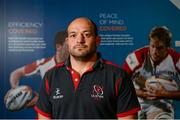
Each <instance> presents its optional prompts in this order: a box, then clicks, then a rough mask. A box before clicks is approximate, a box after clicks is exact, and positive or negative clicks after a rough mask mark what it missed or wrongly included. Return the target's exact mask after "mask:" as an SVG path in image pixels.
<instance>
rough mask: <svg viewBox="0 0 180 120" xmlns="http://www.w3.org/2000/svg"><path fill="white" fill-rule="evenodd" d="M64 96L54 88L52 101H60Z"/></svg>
mask: <svg viewBox="0 0 180 120" xmlns="http://www.w3.org/2000/svg"><path fill="white" fill-rule="evenodd" d="M63 97H64V96H63V95H62V94H61V92H60V89H59V88H56V90H55V91H54V93H53V99H61V98H63Z"/></svg>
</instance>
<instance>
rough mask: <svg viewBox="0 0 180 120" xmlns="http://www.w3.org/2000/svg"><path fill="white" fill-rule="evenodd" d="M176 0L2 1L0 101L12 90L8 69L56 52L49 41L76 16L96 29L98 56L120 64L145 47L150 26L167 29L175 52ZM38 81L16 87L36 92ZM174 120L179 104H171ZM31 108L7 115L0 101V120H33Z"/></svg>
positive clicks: (178, 44)
mask: <svg viewBox="0 0 180 120" xmlns="http://www.w3.org/2000/svg"><path fill="white" fill-rule="evenodd" d="M179 5H180V1H178V0H136V1H132V0H111V1H109V0H1V1H0V16H1V19H0V35H1V36H0V40H1V44H0V49H1V60H0V66H1V67H0V68H1V69H0V75H1V77H0V91H1V96H0V101H4V96H5V94H6V92H7V91H8V90H9V89H10V88H11V86H10V75H11V73H12V71H13V70H15V69H17V68H20V67H22V66H24V65H27V64H31V63H32V62H34V61H36V60H40V59H41V58H48V57H51V56H53V55H54V54H55V48H54V38H55V34H56V33H57V32H58V31H63V30H65V29H66V28H67V25H68V24H69V23H70V22H71V21H72V20H73V19H74V18H77V17H81V16H83V17H88V18H90V19H92V20H93V21H94V22H95V23H96V24H97V26H98V30H99V31H98V32H99V35H100V36H101V39H102V40H101V44H100V47H99V48H98V51H101V53H102V56H103V58H105V59H108V60H111V61H112V62H114V63H116V64H118V65H122V64H123V62H124V60H125V58H126V56H127V55H128V53H130V52H132V51H133V50H135V49H137V48H141V47H143V46H145V45H148V34H149V32H150V30H151V29H152V28H153V27H154V26H167V27H168V28H169V29H170V31H171V32H172V35H173V41H172V47H173V48H174V49H175V50H176V51H178V52H179V51H180V35H179V31H180V6H179ZM41 81H42V78H41V76H40V75H37V74H36V75H29V76H28V77H23V78H21V80H20V83H19V85H28V86H31V88H32V89H33V91H38V90H39V88H40V84H41ZM174 109H175V118H180V102H179V101H174ZM35 117H36V113H35V111H34V109H33V108H24V109H22V110H19V111H9V110H7V109H6V107H5V104H4V102H0V118H1V119H5V118H6V119H11V118H13V119H20V118H23V119H25V118H30V119H34V118H35Z"/></svg>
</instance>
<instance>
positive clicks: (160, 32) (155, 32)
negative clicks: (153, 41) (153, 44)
mask: <svg viewBox="0 0 180 120" xmlns="http://www.w3.org/2000/svg"><path fill="white" fill-rule="evenodd" d="M154 37H157V38H158V40H160V41H162V42H163V43H164V44H165V45H166V47H170V46H171V40H172V34H171V32H170V31H169V29H168V28H167V27H166V26H158V27H154V28H152V30H151V32H150V34H149V40H150V38H154Z"/></svg>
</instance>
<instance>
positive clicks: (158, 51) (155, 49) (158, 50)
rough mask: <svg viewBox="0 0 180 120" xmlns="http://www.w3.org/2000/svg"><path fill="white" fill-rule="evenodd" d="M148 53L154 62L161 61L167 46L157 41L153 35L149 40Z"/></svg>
mask: <svg viewBox="0 0 180 120" xmlns="http://www.w3.org/2000/svg"><path fill="white" fill-rule="evenodd" d="M149 48H150V55H151V58H152V60H153V61H154V62H161V61H162V60H163V59H164V58H165V56H166V55H167V47H166V45H165V44H164V43H163V42H162V41H159V40H158V38H157V37H153V38H151V40H150V45H149Z"/></svg>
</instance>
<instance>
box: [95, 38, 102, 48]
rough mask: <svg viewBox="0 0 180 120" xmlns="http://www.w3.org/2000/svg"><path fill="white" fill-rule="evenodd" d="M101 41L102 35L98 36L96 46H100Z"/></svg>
mask: <svg viewBox="0 0 180 120" xmlns="http://www.w3.org/2000/svg"><path fill="white" fill-rule="evenodd" d="M100 43H101V37H100V36H96V46H99V45H100Z"/></svg>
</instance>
